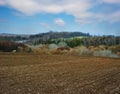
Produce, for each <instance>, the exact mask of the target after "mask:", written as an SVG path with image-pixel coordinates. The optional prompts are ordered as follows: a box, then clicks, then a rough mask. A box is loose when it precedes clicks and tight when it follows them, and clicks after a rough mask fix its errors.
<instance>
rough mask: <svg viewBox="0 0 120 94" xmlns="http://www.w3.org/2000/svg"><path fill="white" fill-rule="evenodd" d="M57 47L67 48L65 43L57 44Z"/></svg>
mask: <svg viewBox="0 0 120 94" xmlns="http://www.w3.org/2000/svg"><path fill="white" fill-rule="evenodd" d="M58 46H59V47H67V43H66V42H59V43H58Z"/></svg>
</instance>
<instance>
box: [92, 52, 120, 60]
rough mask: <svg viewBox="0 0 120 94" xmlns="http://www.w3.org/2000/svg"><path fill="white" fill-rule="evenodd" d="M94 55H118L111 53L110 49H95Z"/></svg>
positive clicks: (115, 56)
mask: <svg viewBox="0 0 120 94" xmlns="http://www.w3.org/2000/svg"><path fill="white" fill-rule="evenodd" d="M94 56H102V57H114V58H117V57H118V55H116V54H113V53H112V51H110V50H101V51H95V52H94Z"/></svg>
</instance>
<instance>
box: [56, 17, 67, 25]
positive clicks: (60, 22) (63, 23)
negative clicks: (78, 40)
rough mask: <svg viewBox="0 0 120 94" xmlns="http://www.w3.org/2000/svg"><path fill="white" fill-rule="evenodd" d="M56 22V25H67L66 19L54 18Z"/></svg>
mask: <svg viewBox="0 0 120 94" xmlns="http://www.w3.org/2000/svg"><path fill="white" fill-rule="evenodd" d="M54 23H55V24H56V25H59V26H65V22H64V20H62V19H60V18H57V19H55V20H54Z"/></svg>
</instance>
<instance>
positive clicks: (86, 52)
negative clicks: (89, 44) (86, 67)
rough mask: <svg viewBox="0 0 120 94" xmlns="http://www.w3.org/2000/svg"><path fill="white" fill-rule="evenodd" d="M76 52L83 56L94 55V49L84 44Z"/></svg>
mask: <svg viewBox="0 0 120 94" xmlns="http://www.w3.org/2000/svg"><path fill="white" fill-rule="evenodd" d="M76 53H77V54H78V55H81V56H93V51H92V50H89V49H87V48H86V47H84V46H81V47H78V48H77V50H76Z"/></svg>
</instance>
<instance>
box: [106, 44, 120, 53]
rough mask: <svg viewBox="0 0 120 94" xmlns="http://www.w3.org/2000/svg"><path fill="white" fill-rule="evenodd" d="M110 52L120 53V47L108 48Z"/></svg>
mask: <svg viewBox="0 0 120 94" xmlns="http://www.w3.org/2000/svg"><path fill="white" fill-rule="evenodd" d="M108 50H111V51H112V52H113V53H117V52H120V45H116V46H110V47H108Z"/></svg>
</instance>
